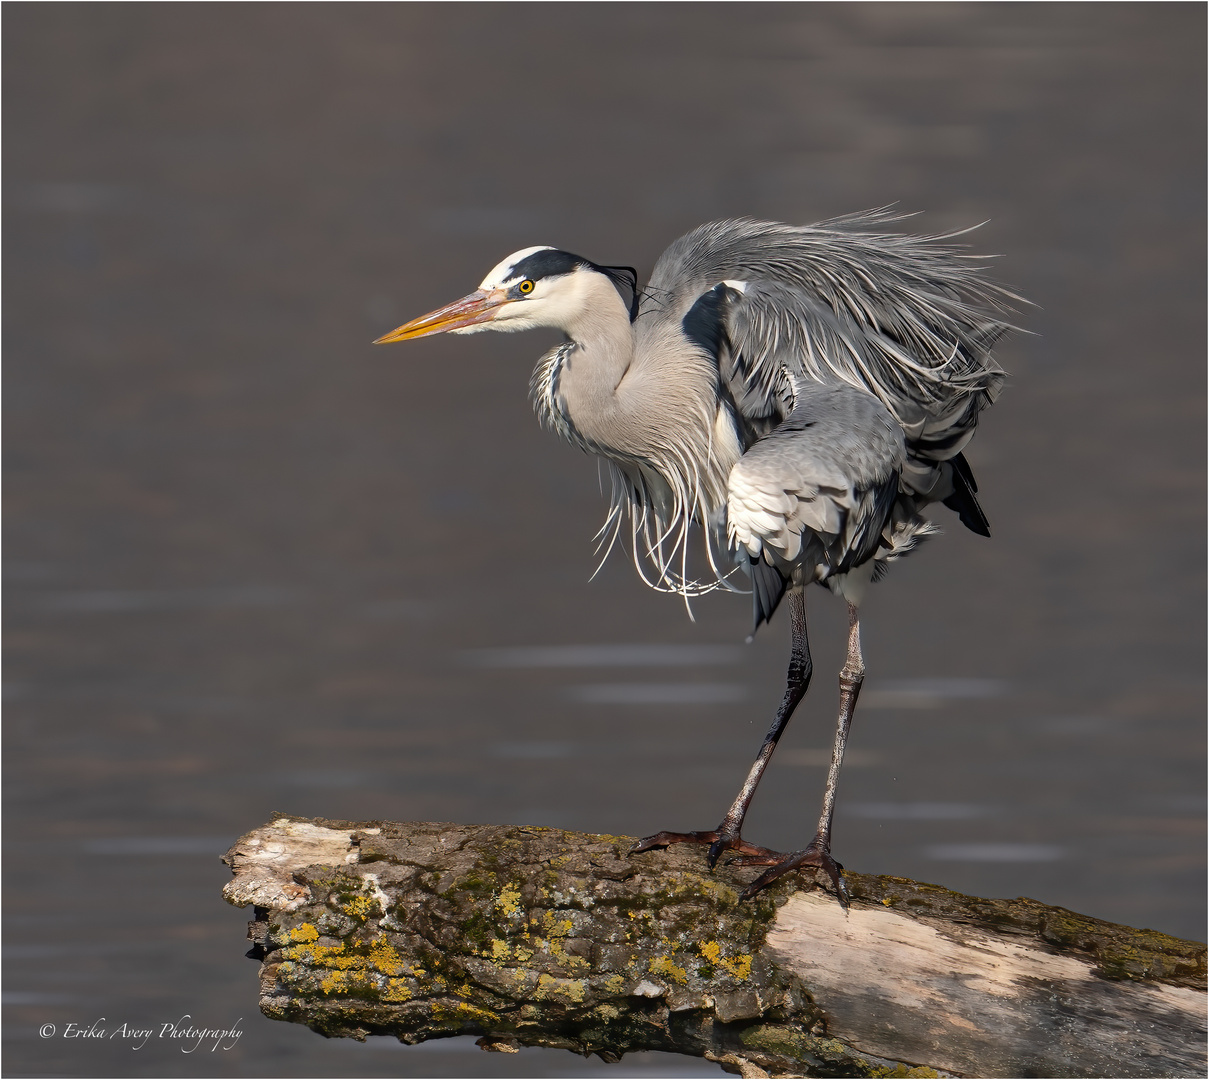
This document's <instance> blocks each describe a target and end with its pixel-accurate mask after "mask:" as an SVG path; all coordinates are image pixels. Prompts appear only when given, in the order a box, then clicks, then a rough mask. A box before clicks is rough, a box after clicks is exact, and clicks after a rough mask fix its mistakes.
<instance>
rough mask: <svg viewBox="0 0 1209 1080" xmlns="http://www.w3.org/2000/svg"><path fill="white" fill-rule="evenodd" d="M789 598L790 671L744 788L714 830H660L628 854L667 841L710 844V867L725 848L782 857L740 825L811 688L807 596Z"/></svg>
mask: <svg viewBox="0 0 1209 1080" xmlns="http://www.w3.org/2000/svg"><path fill="white" fill-rule="evenodd" d="M788 598H789V632H790V640H791V645H790V654H789V672H788V674H787V675H786V679H785V696H784V698H782V699H781V707H780V708H779V709H778V710H777V715H776V718H775V719H774V720H773V722H772V727H771V728H769V729H768V734H767V735H765V736H764V742H763V744H762V745H761V747H760V752H759V754H757V755H756V760H755V761H754V762H753V763H752V766H751V769H750V770H749V771H748V773H747V779H746V780H745V781H744V782H743V787H742V788H741V789H740V790H739V794H738V795H737V796H736V797H735V801H734V802H733V803H732V804H731V807H730V809H729V810H727V812H726V816H725V817H724V818H723V819H722V822H721V824H720V825H719V826H718V827H717V828H716V829H710V830H708V831H704V830H703V831H700V832H689V833H680V832H660V833H656V834H655V835H654V836H648V837H646V839H644V840H639V841H638V843H637V844H635V845H634V849H633V851H632V852H631V854H636V853H638V852H640V851H650V850H651V849H652V848H661V847H667V846H668V845H669V844H709V856H708V861H709V865H710V866H711V867H712V866H713V865H714V864H715V863H716V862H717V861H718V857H719V856H720V855H721V854H722V852H724V851H736V852H739V853H741V854H743V855H746V856H750V857H751V858H752V859H759V860H762V863H761V865H763V864H764V863H772V862H776V861H777V860H778V859H780V858H782V855H781V853H780V852H779V851H772V850H770V849H769V848H766V847H760V846H759V845H757V844H751V843H748V842H747V841H746V840H744V839H743V837H742V836H741V835H740V833H739V831H740V829H742V827H743V819H744V818H745V817H746V816H747V808H748V807H749V806H750V805H751V800H752V797H753V796H754V795H755V793H756V785H758V784H759V783H760V778H761V777H762V776H763V775H764V770H765V768H767V766H768V761H769V759H770V758H771V757H772V752H773V751H774V750H775V749H776V748H777V742H778V740H779V739H780V738H781V733H782V732H783V731H784V730H785V727H786V725H787V724H788V723H789V718H790V717H791V716H793V711H794V709H796V708H797V707H798V702H800V701H801V700H802V698H803V697H805V696H806V691H807V690H808V689H809V687H810V675H811V672H813V671H814V665H813V664H812V663H811V660H810V641H809V638H808V637H807V634H806V595H805V591H804V588H803V586H801V585H795V586H793V587H792V588H791V589H790V590H789V593H788Z"/></svg>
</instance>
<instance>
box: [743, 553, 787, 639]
mask: <svg viewBox="0 0 1209 1080" xmlns="http://www.w3.org/2000/svg"><path fill="white" fill-rule="evenodd" d="M787 588H789V582H788V581H787V580H786V579H785V577H784V575H782V573H781V571H780V570H778V569H777V568H776V567H775V566H769V564H768V563H766V562H765V561H764V560H763V559H761V558H755V557H753V558H752V559H751V614H752V623H751V632H752V636H753V637H754V636H755V633H756V631H757V630H759V629H760V623H762V622H769V621H771V619H772V615H773V612H774V611H776V610H777V605H778V604H780V602H781V598H782V597H783V596H784V595H785V590H786V589H787Z"/></svg>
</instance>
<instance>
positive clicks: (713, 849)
mask: <svg viewBox="0 0 1209 1080" xmlns="http://www.w3.org/2000/svg"><path fill="white" fill-rule="evenodd" d="M671 844H709V854H708V855H707V856H706V861H707V862H708V863H709V865H710V869H711V870H712V869H713V867H714V864H715V863H716V862H717V861H718V858H719V857H720V856H721V854H722V852H724V851H734V852H738V854H740V855H742V856H744V857H745V858H748V859H753V860H757V861H756V862H752V863H751V864H750V865H752V866H756V865H761V866H766V865H769V864H771V863H776V862H777V861H779V860H780V859H783V858H785V856H784V855H783V854H782V853H781V852H779V851H773V850H772V849H771V848H766V847H760V846H759V845H758V844H749V843H748V842H747V841H746V840H744V839H743V837H741V836H740V835H739V834H738V833H735V834H734V835H728V834H727V833H724V832H720V831H719V830H718V829H710V830H709V831H708V832H659V833H655V835H654V836H648V837H646V838H645V839H643V840H639V841H638V843H636V844H635V845H634V846H633V847H632V848H631V849H630V854H631V855H637V854H638V853H639V852H640V851H651V850H653V849H654V848H665V847H668V846H669V845H671ZM759 860H763V862H759Z"/></svg>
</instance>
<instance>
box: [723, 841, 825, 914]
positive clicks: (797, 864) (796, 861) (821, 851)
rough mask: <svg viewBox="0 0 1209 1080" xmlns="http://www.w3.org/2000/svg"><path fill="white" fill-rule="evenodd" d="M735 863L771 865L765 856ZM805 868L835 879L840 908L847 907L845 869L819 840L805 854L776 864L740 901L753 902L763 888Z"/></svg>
mask: <svg viewBox="0 0 1209 1080" xmlns="http://www.w3.org/2000/svg"><path fill="white" fill-rule="evenodd" d="M735 863H736V864H737V865H739V866H768V863H769V860H768V859H765V858H764V857H762V856H757V857H755V858H750V859H749V858H742V859H736V860H735ZM805 867H812V868H813V869H816V870H822V871H823V873H825V874H826V875H827V876H828V877H829V878H830V879H831V884H832V885H833V886H835V894H836V896H837V897H838V898H839V901H840V906H841V907H843V908H847V906H848V889H847V887H846V886H845V885H844V879H843V877H841V876H840V871H841V870H843V869H844V867H843V866H842V865H841V864H840V863H837V862H836V861H835V860H834V859H833V858H832V857H831V852H830V851H829V850H828V847H827V845H826V844H825V843H823V842H822V841H820V840H817V839H816V840H815V841H814V842H813V843H812V844H811V845H810V846H809V847H807V848H804V849H803V850H802V851H795V852H794V853H793V854H792V855H785V856H782V857H781V858H780V859H779V860H776V861H774V862H773V865H772V866H770V867H769V869H767V870H766V871H764V873H762V874H761V875H760V876H759V877H758V878H756V880H755V881H753V882H752V883H751V884H750V885H748V886H747V888H746V889H744V890H743V895H742V896H741V897H740V898H739V899H741V900H750V899H751V898H752V897H753V896H755V895H756V893H758V892H759V891H760V890H761V889H763V888H765V887H766V886H768V885H771V884H772V883H773V882H774V881H776V880H777V878H779V877H781V876H783V875H784V874H788V873H789V872H790V871H791V870H801V869H803V868H805Z"/></svg>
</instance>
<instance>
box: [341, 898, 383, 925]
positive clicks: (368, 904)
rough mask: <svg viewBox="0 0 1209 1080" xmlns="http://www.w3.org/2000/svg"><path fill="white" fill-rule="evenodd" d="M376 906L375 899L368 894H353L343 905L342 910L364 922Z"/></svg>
mask: <svg viewBox="0 0 1209 1080" xmlns="http://www.w3.org/2000/svg"><path fill="white" fill-rule="evenodd" d="M377 906H378V903H377V901H376V900H371V899H370V898H369V897H368V896H354V897H353V898H352V899H351V900H350V901H348V903H346V904H345V905H344V911H345V913H346V914H348V915H351V916H352V917H353V918H354V919H360V920H361V921H362V922H365V920H366V919H368V918H369V917H370V915H372V914H373V912H374V909H375V908H376V907H377Z"/></svg>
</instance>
